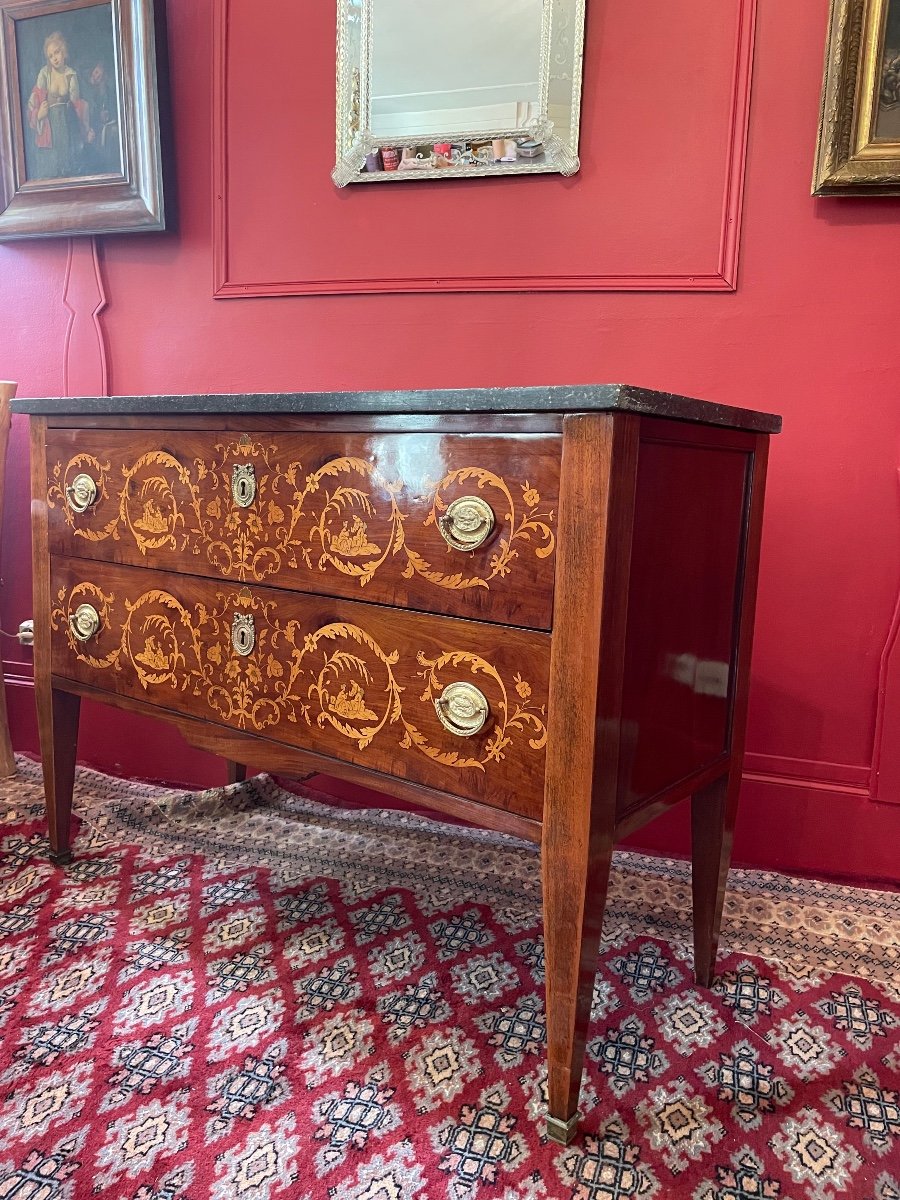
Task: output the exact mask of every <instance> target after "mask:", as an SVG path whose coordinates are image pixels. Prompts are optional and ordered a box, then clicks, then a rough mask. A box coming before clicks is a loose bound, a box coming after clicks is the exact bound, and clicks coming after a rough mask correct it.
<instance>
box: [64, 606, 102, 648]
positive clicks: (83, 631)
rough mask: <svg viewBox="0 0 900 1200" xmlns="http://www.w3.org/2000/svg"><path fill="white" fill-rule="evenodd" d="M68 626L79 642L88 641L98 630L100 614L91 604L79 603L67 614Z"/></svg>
mask: <svg viewBox="0 0 900 1200" xmlns="http://www.w3.org/2000/svg"><path fill="white" fill-rule="evenodd" d="M69 628H70V629H71V630H72V636H73V637H74V638H77V639H78V641H79V642H89V641H90V640H91V638H92V637H94V636H95V635H96V634H97V633H98V632H99V631H100V614H99V613H98V612H97V610H96V608H94V606H93V604H79V605H78V607H77V608H76V609H75V611H74V612H73V613H71V614H70V615H69Z"/></svg>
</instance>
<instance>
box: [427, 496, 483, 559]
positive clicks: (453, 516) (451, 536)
mask: <svg viewBox="0 0 900 1200" xmlns="http://www.w3.org/2000/svg"><path fill="white" fill-rule="evenodd" d="M438 529H440V531H441V537H442V538H443V539H444V541H445V542H446V543H447V545H448V546H452V547H453V549H454V550H477V549H478V547H479V546H481V545H483V544H484V542H486V541H487V540H488V538H489V537H490V536H491V533H492V532H493V530H494V510H493V509H492V508H491V506H490V505H489V504H488V503H486V501H484V500H482V499H481V497H480V496H461V497H460V498H459V499H458V500H454V501H453V503H452V504H451V505H449V507H448V508H447V511H446V512H445V513H444V514H443V516H441V517H438Z"/></svg>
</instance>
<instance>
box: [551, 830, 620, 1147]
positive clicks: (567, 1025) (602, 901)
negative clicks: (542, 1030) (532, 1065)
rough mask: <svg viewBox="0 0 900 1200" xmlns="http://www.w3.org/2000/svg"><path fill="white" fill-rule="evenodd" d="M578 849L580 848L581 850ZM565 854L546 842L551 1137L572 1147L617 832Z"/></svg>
mask: <svg viewBox="0 0 900 1200" xmlns="http://www.w3.org/2000/svg"><path fill="white" fill-rule="evenodd" d="M573 850H575V851H576V854H573ZM576 857H577V848H576V847H572V846H571V845H570V846H569V847H568V852H567V853H565V854H564V855H559V854H556V855H554V853H553V852H552V850H551V849H550V847H548V846H547V844H546V842H545V848H544V863H543V877H544V951H545V960H546V969H547V1101H548V1103H547V1136H548V1137H550V1138H551V1139H552V1140H553V1141H555V1142H562V1144H563V1145H566V1146H567V1145H568V1144H569V1142H571V1141H572V1139H573V1138H574V1136H575V1133H576V1131H577V1128H578V1093H579V1091H580V1088H581V1072H582V1069H583V1067H584V1044H585V1039H586V1036H587V1028H588V1021H589V1019H590V1014H591V997H592V996H593V991H594V976H595V974H596V971H597V954H598V952H599V949H600V931H601V928H602V925H603V912H604V909H605V908H606V890H607V886H608V883H609V866H610V861H611V858H612V837H609V838H608V839H603V841H602V842H601V843H600V844H597V845H593V846H591V845H590V843H586V844H585V846H584V853H582V854H581V855H580V861H576Z"/></svg>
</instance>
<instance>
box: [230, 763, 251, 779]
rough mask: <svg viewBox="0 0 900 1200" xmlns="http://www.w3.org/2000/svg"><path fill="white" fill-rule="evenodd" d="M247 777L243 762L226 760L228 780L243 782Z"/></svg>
mask: <svg viewBox="0 0 900 1200" xmlns="http://www.w3.org/2000/svg"><path fill="white" fill-rule="evenodd" d="M246 778H247V767H246V764H245V763H236V762H232V761H231V759H229V760H228V782H229V783H243V782H244V780H245V779H246Z"/></svg>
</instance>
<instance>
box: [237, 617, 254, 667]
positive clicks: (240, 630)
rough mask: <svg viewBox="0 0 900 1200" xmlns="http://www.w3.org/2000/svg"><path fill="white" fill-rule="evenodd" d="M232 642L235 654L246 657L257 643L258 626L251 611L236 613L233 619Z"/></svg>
mask: <svg viewBox="0 0 900 1200" xmlns="http://www.w3.org/2000/svg"><path fill="white" fill-rule="evenodd" d="M231 644H232V646H233V647H234V652H235V654H240V655H241V656H242V657H243V658H246V657H247V655H248V654H252V653H253V647H254V646H255V645H256V626H255V625H254V624H253V617H252V615H251V614H250V613H235V614H234V617H233V618H232V621H231Z"/></svg>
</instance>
